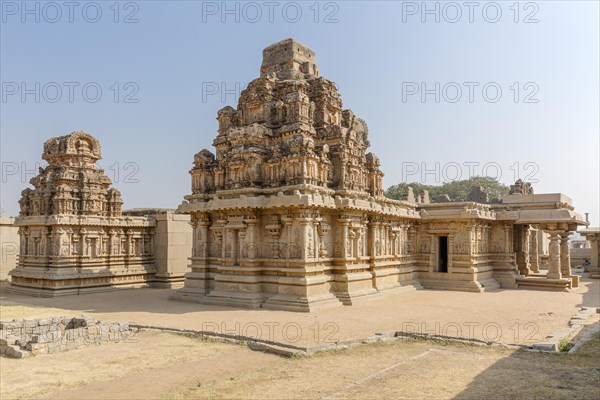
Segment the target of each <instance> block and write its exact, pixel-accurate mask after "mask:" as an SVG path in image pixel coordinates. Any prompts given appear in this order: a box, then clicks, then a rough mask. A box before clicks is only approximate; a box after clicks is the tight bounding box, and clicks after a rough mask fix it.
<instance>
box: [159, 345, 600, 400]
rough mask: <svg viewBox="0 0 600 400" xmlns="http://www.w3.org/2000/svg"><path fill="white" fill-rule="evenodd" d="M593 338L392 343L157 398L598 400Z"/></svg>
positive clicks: (599, 377)
mask: <svg viewBox="0 0 600 400" xmlns="http://www.w3.org/2000/svg"><path fill="white" fill-rule="evenodd" d="M599 385H600V334H599V335H596V336H595V337H594V339H593V340H592V341H591V342H589V343H587V344H585V345H584V346H583V347H582V348H581V349H580V351H579V353H576V354H542V353H534V352H528V351H514V350H507V349H500V348H490V347H480V346H472V345H463V344H458V343H444V342H424V341H419V340H411V341H393V342H386V343H380V344H375V345H365V346H360V347H357V348H353V349H349V350H344V351H336V352H329V353H322V354H319V355H316V356H314V357H311V358H300V359H291V360H287V361H286V362H285V363H283V364H280V365H277V366H275V367H269V368H260V367H257V369H256V370H254V371H250V372H248V373H245V374H242V375H239V376H231V377H214V378H213V379H212V380H210V381H209V382H207V383H200V384H194V385H190V386H189V387H187V388H185V389H181V390H178V391H176V392H174V393H171V394H169V395H167V396H164V397H163V398H164V399H168V400H182V399H205V398H211V399H212V398H216V399H233V398H249V399H253V398H254V399H263V398H267V399H268V398H272V399H279V398H289V399H304V398H315V399H316V398H328V397H332V398H350V399H353V398H355V399H361V398H369V399H377V398H380V399H388V398H411V399H415V398H416V399H425V398H427V399H429V398H435V399H444V398H461V399H471V398H472V399H480V398H494V399H496V398H532V399H538V398H539V399H561V398H578V399H587V398H589V399H597V398H599V397H600V392H599V391H600V386H599Z"/></svg>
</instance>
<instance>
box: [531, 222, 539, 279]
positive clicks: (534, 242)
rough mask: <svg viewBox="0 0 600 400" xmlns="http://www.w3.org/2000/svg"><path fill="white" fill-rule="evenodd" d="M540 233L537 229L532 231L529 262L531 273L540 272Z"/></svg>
mask: <svg viewBox="0 0 600 400" xmlns="http://www.w3.org/2000/svg"><path fill="white" fill-rule="evenodd" d="M538 232H539V230H537V229H532V230H531V240H530V241H529V260H530V264H529V265H530V268H531V272H535V273H539V272H540V255H539V253H538Z"/></svg>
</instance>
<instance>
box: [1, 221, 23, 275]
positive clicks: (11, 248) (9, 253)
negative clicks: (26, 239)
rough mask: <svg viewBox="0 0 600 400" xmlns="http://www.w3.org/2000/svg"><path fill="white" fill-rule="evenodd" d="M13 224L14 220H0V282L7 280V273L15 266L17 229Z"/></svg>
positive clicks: (17, 242)
mask: <svg viewBox="0 0 600 400" xmlns="http://www.w3.org/2000/svg"><path fill="white" fill-rule="evenodd" d="M14 223H15V219H14V218H5V217H1V218H0V280H6V279H8V272H9V271H10V270H11V269H13V268H15V266H16V265H17V255H18V254H19V227H18V226H15V225H14Z"/></svg>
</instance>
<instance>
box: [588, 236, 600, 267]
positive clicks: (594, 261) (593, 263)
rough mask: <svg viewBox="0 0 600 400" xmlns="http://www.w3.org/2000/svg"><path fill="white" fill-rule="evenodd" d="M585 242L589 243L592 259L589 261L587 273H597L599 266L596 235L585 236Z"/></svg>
mask: <svg viewBox="0 0 600 400" xmlns="http://www.w3.org/2000/svg"><path fill="white" fill-rule="evenodd" d="M587 240H589V241H590V245H591V246H592V249H591V250H592V257H591V259H590V266H589V268H588V271H591V270H592V271H598V269H599V268H600V265H599V264H598V255H599V254H598V244H599V243H598V235H597V234H596V235H587Z"/></svg>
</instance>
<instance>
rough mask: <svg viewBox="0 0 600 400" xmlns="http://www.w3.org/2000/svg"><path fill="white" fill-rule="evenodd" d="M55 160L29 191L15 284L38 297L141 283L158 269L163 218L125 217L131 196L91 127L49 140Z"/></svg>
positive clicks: (47, 149) (46, 155)
mask: <svg viewBox="0 0 600 400" xmlns="http://www.w3.org/2000/svg"><path fill="white" fill-rule="evenodd" d="M42 158H43V159H44V160H45V161H47V162H48V165H47V166H46V167H44V168H40V170H39V175H38V176H36V177H35V178H33V179H31V181H30V183H31V184H32V185H33V187H34V189H25V190H23V192H22V193H21V200H20V201H19V205H20V208H21V212H20V215H19V217H18V218H17V219H16V221H15V225H17V226H18V227H19V236H20V240H21V243H20V254H19V256H18V263H17V267H16V268H15V269H13V270H12V271H11V272H10V275H11V276H12V279H11V290H12V291H17V292H20V293H25V294H32V295H36V296H44V297H53V296H57V295H67V294H80V293H86V292H92V291H98V290H106V289H108V288H113V287H117V286H118V287H138V286H141V285H145V284H147V283H148V281H150V280H151V279H152V278H153V276H154V274H155V272H156V269H155V265H154V250H153V243H154V241H153V234H154V226H155V223H154V221H153V220H152V219H148V218H144V217H131V216H123V215H122V211H121V207H122V204H123V201H122V199H121V194H120V192H119V191H118V190H117V189H114V188H111V187H110V185H111V180H110V179H109V178H108V177H107V176H106V175H105V174H104V171H103V170H102V169H100V168H98V167H97V165H96V161H98V160H99V159H100V158H101V154H100V143H99V142H98V140H96V139H95V138H94V137H93V136H91V135H89V134H87V133H85V132H73V133H71V134H70V135H66V136H60V137H54V138H51V139H49V140H47V141H46V143H45V144H44V152H43V155H42Z"/></svg>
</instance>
